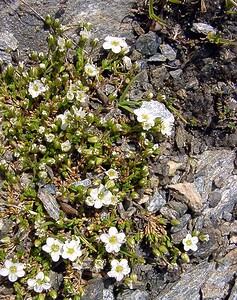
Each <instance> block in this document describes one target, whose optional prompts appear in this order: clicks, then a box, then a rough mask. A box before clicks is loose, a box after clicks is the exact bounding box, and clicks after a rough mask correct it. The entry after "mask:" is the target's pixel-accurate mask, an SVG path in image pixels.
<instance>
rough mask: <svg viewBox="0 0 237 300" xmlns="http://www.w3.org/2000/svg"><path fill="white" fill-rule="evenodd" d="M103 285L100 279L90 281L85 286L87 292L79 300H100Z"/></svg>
mask: <svg viewBox="0 0 237 300" xmlns="http://www.w3.org/2000/svg"><path fill="white" fill-rule="evenodd" d="M103 290H104V283H103V280H102V279H101V278H98V279H95V280H91V282H90V283H89V284H88V286H87V290H86V293H85V295H84V296H82V298H81V300H101V299H103ZM111 300H113V299H111Z"/></svg>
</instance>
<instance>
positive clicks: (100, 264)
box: [94, 258, 105, 272]
mask: <svg viewBox="0 0 237 300" xmlns="http://www.w3.org/2000/svg"><path fill="white" fill-rule="evenodd" d="M104 266H105V261H104V260H103V259H99V258H98V259H96V260H95V262H94V267H95V269H96V271H97V272H98V271H100V270H102V269H103V268H104Z"/></svg>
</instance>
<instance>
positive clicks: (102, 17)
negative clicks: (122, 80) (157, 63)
mask: <svg viewBox="0 0 237 300" xmlns="http://www.w3.org/2000/svg"><path fill="white" fill-rule="evenodd" d="M133 4H134V0H120V1H114V0H107V1H104V0H90V1H88V0H80V1H75V0H68V1H59V0H51V1H45V0H38V1H33V0H28V1H27V6H26V5H25V4H24V3H23V1H18V0H17V1H15V0H13V1H10V3H9V1H1V2H0V25H1V30H2V31H4V32H5V31H6V32H9V33H10V34H12V35H14V36H15V37H17V40H18V41H20V44H19V50H20V57H21V59H26V58H27V57H28V53H29V50H36V51H39V49H40V51H44V50H46V49H47V42H46V40H47V36H48V31H47V30H45V29H44V24H43V20H42V18H44V17H45V15H47V14H50V15H52V16H56V18H59V19H60V21H61V23H62V24H63V25H65V26H66V27H67V28H68V30H67V31H66V32H65V35H66V36H68V37H70V38H73V39H74V38H77V37H78V34H77V33H76V31H77V29H78V26H77V25H79V24H80V23H81V22H90V23H91V24H92V27H93V37H96V38H98V39H99V40H100V41H101V43H102V41H103V39H104V37H105V36H107V35H112V36H121V32H122V36H123V37H125V38H126V39H132V38H133V28H132V25H131V23H132V22H129V21H128V22H123V20H124V18H125V17H126V20H129V17H128V12H129V9H131V8H132V6H133ZM31 8H32V10H31ZM33 10H34V11H35V12H36V13H35V12H34V11H33ZM131 18H132V17H131Z"/></svg>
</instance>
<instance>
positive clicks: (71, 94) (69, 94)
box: [66, 89, 74, 101]
mask: <svg viewBox="0 0 237 300" xmlns="http://www.w3.org/2000/svg"><path fill="white" fill-rule="evenodd" d="M66 97H67V99H68V100H71V101H72V100H73V99H74V92H73V90H72V89H69V90H68V91H67V96H66Z"/></svg>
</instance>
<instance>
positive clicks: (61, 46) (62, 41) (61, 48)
mask: <svg viewBox="0 0 237 300" xmlns="http://www.w3.org/2000/svg"><path fill="white" fill-rule="evenodd" d="M58 47H59V51H64V50H65V49H66V48H65V39H64V38H62V37H59V38H58Z"/></svg>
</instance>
